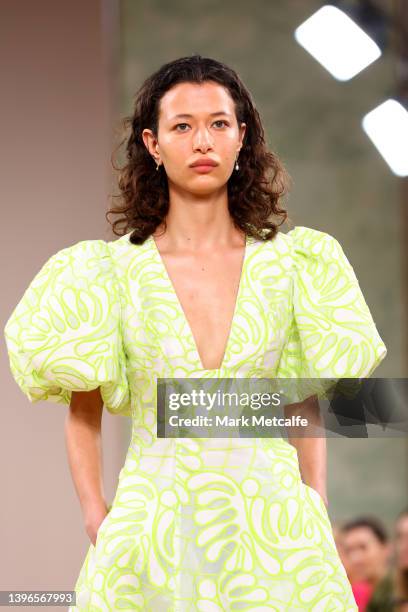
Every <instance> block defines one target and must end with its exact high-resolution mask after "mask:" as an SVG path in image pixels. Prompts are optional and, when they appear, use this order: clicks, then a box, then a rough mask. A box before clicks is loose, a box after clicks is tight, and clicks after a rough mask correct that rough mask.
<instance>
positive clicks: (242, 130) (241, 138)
mask: <svg viewBox="0 0 408 612" xmlns="http://www.w3.org/2000/svg"><path fill="white" fill-rule="evenodd" d="M246 127H247V126H246V123H241V125H240V127H239V142H240V146H239V148H238V151H239V150H240V149H242V146H243V143H244V136H245V132H246Z"/></svg>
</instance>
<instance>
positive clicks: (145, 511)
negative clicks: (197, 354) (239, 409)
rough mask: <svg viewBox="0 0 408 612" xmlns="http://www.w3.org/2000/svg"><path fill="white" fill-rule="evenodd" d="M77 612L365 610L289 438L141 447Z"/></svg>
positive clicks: (73, 611) (134, 447)
mask: <svg viewBox="0 0 408 612" xmlns="http://www.w3.org/2000/svg"><path fill="white" fill-rule="evenodd" d="M75 591H76V605H75V606H71V607H70V608H69V611H70V612H78V611H84V610H86V611H88V612H102V611H110V610H137V611H139V610H140V611H143V612H193V611H194V612H222V611H251V612H255V611H257V612H295V611H296V610H302V611H306V610H307V611H308V612H357V610H358V608H357V605H356V602H355V599H354V596H353V593H352V590H351V585H350V582H349V580H348V578H347V574H346V571H345V569H344V566H343V565H342V563H341V560H340V557H339V555H338V552H337V549H336V545H335V542H334V538H333V533H332V527H331V523H330V519H329V516H328V513H327V509H326V506H325V504H324V502H323V499H322V498H321V496H320V495H319V493H317V491H315V490H314V489H313V488H312V487H310V486H308V485H306V484H305V483H303V482H302V480H301V476H300V470H299V463H298V456H297V451H296V449H295V447H294V446H292V445H291V444H289V443H288V442H286V440H284V439H281V438H264V439H246V440H243V439H234V438H232V439H231V438H217V439H201V438H200V439H158V440H156V441H155V442H154V443H153V444H152V445H151V446H148V447H145V446H143V445H142V444H140V443H138V442H137V441H132V443H131V444H130V446H129V450H128V453H127V457H126V461H125V464H124V466H123V468H122V470H121V472H120V474H119V482H118V487H117V491H116V494H115V498H114V500H113V502H112V504H111V507H110V510H109V512H108V514H107V515H106V517H105V519H104V520H103V522H102V524H101V525H100V527H99V530H98V534H97V539H96V543H95V546H93V545H92V544H91V545H90V546H89V549H88V552H87V555H86V557H85V560H84V563H83V565H82V568H81V571H80V574H79V577H78V580H77V582H76V585H75Z"/></svg>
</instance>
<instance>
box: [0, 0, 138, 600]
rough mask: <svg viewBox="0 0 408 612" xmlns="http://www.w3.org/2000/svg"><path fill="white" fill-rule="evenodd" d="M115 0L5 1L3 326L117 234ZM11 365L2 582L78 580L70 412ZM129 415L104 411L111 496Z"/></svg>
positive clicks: (4, 420) (80, 554) (66, 583)
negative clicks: (56, 270)
mask: <svg viewBox="0 0 408 612" xmlns="http://www.w3.org/2000/svg"><path fill="white" fill-rule="evenodd" d="M114 7H115V2H109V12H107V11H106V10H105V8H104V7H102V8H103V9H104V11H102V8H101V4H100V2H99V1H98V0H88V1H87V2H80V1H79V0H76V1H71V2H55V1H53V0H38V1H37V2H30V1H29V0H27V1H25V2H24V1H22V0H20V1H18V0H8V1H3V2H2V4H1V18H0V24H1V25H0V28H1V31H0V44H1V50H0V58H1V60H0V61H1V62H2V66H1V75H2V82H1V103H2V104H1V106H2V109H1V123H2V125H1V135H2V139H1V147H0V149H1V175H2V178H1V181H0V190H1V205H2V228H3V230H2V240H1V251H2V253H1V262H2V272H3V274H2V276H3V278H2V287H3V299H2V301H1V315H2V321H3V323H4V322H5V320H6V318H7V317H8V315H9V314H10V312H11V310H12V309H13V308H14V306H15V305H16V303H17V301H18V300H19V299H20V297H21V296H22V293H23V291H24V290H25V288H26V286H27V285H28V283H29V282H30V280H31V279H32V278H33V276H34V275H35V274H36V272H37V271H38V270H39V269H40V267H41V266H42V264H43V263H44V262H45V260H46V259H47V258H48V257H49V256H51V255H52V254H53V253H54V252H55V251H57V250H59V249H61V248H63V247H65V246H69V245H72V244H74V243H75V242H77V241H79V240H83V239H93V238H104V239H110V238H111V237H112V234H111V233H110V230H109V226H108V225H107V223H106V221H105V219H104V214H105V210H106V208H107V205H108V199H107V195H108V190H109V189H110V184H111V181H110V162H109V157H110V153H111V126H112V116H113V114H114V91H113V89H112V87H113V83H114V76H115V64H114V61H113V60H114V58H112V57H111V51H112V49H111V45H110V43H111V42H112V41H113V40H114V32H113V28H114V26H115V22H114V21H112V19H114V17H115V15H114ZM103 31H104V32H105V33H107V34H108V37H107V41H106V40H105V41H103V38H102V32H103ZM106 42H107V43H108V44H106ZM2 327H3V325H2ZM8 367H9V366H8V359H7V355H6V352H5V344H4V340H3V345H2V351H1V383H2V390H3V394H2V395H3V399H2V402H1V410H0V419H1V424H0V427H1V438H0V449H1V450H0V452H1V455H0V465H1V468H0V469H1V492H2V494H1V517H0V531H1V536H0V541H1V544H0V551H1V552H0V556H1V558H0V588H1V589H3V590H4V589H17V588H19V589H57V588H60V589H67V590H68V589H73V586H74V582H75V580H76V578H77V575H78V573H79V569H80V566H81V564H82V561H83V558H84V556H85V553H86V550H87V547H88V544H89V539H88V536H87V535H86V533H85V530H84V528H83V523H82V517H81V512H80V506H79V503H78V500H77V498H76V494H75V491H74V487H73V484H72V480H71V476H70V473H69V468H68V463H67V458H66V450H65V440H64V417H65V415H66V414H67V410H68V409H67V407H66V406H64V405H62V404H52V403H49V402H41V403H37V404H30V403H29V401H28V399H26V398H25V396H24V395H23V394H22V392H21V391H20V390H19V388H18V387H17V385H16V384H15V382H14V381H13V379H12V378H11V374H10V372H9V369H8ZM128 422H129V421H128V419H127V418H126V417H119V416H113V415H110V414H109V413H107V412H106V411H104V422H103V425H104V464H105V483H106V488H105V492H106V496H107V499H108V501H110V500H111V499H112V498H111V496H112V494H113V492H114V488H115V484H116V476H117V474H118V472H119V469H120V467H121V464H122V462H123V458H124V448H125V444H124V438H126V434H127V432H126V427H127V425H128ZM57 609H61V608H57Z"/></svg>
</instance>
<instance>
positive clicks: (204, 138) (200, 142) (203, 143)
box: [193, 127, 213, 153]
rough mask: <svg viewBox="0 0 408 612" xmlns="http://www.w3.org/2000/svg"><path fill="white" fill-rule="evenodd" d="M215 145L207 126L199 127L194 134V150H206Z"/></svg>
mask: <svg viewBox="0 0 408 612" xmlns="http://www.w3.org/2000/svg"><path fill="white" fill-rule="evenodd" d="M212 147H213V141H212V138H211V134H210V133H209V131H208V130H207V128H206V127H204V128H198V129H197V132H196V134H195V136H194V141H193V149H194V151H202V152H204V153H205V152H206V151H208V149H211V148H212Z"/></svg>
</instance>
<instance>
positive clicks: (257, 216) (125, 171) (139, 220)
mask: <svg viewBox="0 0 408 612" xmlns="http://www.w3.org/2000/svg"><path fill="white" fill-rule="evenodd" d="M206 81H212V82H215V83H219V84H220V85H222V86H224V87H225V88H226V89H227V90H228V91H229V93H230V95H231V97H232V99H233V101H234V104H235V113H236V117H237V120H238V123H239V124H240V123H241V122H245V123H246V125H247V129H246V132H245V136H244V141H243V146H242V148H241V150H240V158H239V161H240V172H233V173H232V175H231V177H230V178H229V180H228V184H227V189H228V209H229V213H230V215H231V217H232V220H233V223H234V225H235V226H236V227H237V228H238V229H240V230H242V231H243V232H245V234H246V235H250V236H253V237H255V238H257V239H259V240H272V239H273V238H274V236H275V235H276V234H277V232H278V227H279V226H280V225H282V223H284V222H285V221H286V219H287V218H288V214H287V211H286V210H285V209H284V208H282V207H281V205H280V199H281V198H282V197H283V196H284V195H285V194H286V192H287V190H288V186H289V184H290V181H291V177H290V175H289V173H288V172H287V171H286V169H285V168H284V166H283V164H282V162H281V161H280V160H279V159H278V157H277V155H275V153H273V152H271V151H269V150H268V148H267V146H266V144H265V134H264V129H263V126H262V123H261V119H260V116H259V113H258V111H257V109H256V107H255V104H254V102H253V101H252V98H251V94H250V93H249V91H248V90H247V89H246V87H245V86H244V84H243V83H242V81H241V79H240V78H239V76H238V75H237V73H236V72H235V71H234V70H233V69H232V68H230V67H228V66H226V65H225V64H223V63H222V62H219V61H217V60H214V59H211V58H208V57H202V56H201V55H199V54H194V55H191V56H187V57H181V58H179V59H176V60H174V61H171V62H168V63H167V64H164V65H163V66H161V68H159V70H157V71H156V72H155V73H153V74H152V75H151V76H150V77H148V78H147V79H146V80H145V81H144V83H143V84H142V86H141V87H140V89H139V90H138V91H137V93H136V96H135V102H134V110H133V114H132V115H130V116H128V117H125V118H124V119H122V127H123V128H124V129H125V130H126V131H127V130H128V128H130V134H129V135H128V136H126V137H125V138H124V139H123V140H122V142H121V143H120V144H119V146H118V147H117V148H116V149H115V151H114V153H113V154H112V157H111V162H112V165H113V168H114V169H115V170H117V171H119V176H118V186H119V190H120V192H119V194H116V195H112V197H113V198H120V203H119V205H118V206H113V207H112V208H110V210H108V211H107V213H106V218H107V219H108V222H109V223H110V224H111V225H112V229H113V232H114V234H115V235H117V236H122V235H124V234H126V233H128V232H129V231H130V230H133V232H132V233H131V235H130V237H129V240H130V241H131V242H132V243H133V244H142V243H143V242H144V241H145V240H146V239H147V238H148V236H150V235H151V234H153V233H154V231H155V229H156V228H157V227H158V226H159V225H161V224H163V225H164V227H166V216H167V213H168V211H169V192H168V183H167V176H166V173H165V170H164V169H162V165H161V166H160V170H159V171H156V168H155V165H154V160H152V156H151V155H150V153H149V152H148V150H147V148H146V146H145V144H144V142H143V139H142V132H143V130H144V129H146V128H149V129H151V130H152V132H153V133H154V135H155V136H156V137H157V132H158V117H159V110H160V109H159V103H160V100H161V98H162V97H163V95H164V94H165V93H166V92H167V91H168V90H169V89H170V88H171V87H173V86H174V85H176V84H178V83H183V82H187V83H203V82H206ZM125 142H126V160H127V161H126V163H125V164H124V166H122V167H117V166H115V163H114V161H113V156H114V154H115V152H116V151H118V150H119V149H120V147H121V146H122V145H123V144H124V143H125ZM111 214H115V215H120V218H118V219H116V220H115V221H113V223H111V222H110V221H109V215H111ZM273 216H275V217H277V218H278V219H277V220H278V222H277V223H274V221H273V220H272V217H273ZM279 221H280V222H279ZM120 225H122V228H121V230H120V231H118V230H117V226H120Z"/></svg>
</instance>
